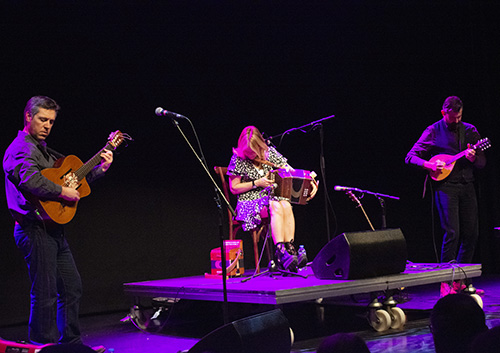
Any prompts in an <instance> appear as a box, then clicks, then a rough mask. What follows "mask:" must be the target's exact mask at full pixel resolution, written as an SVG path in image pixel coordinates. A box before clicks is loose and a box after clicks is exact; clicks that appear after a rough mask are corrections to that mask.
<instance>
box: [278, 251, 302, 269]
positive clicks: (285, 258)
mask: <svg viewBox="0 0 500 353" xmlns="http://www.w3.org/2000/svg"><path fill="white" fill-rule="evenodd" d="M274 259H275V262H276V264H277V265H278V268H280V269H282V270H285V271H290V272H297V271H298V270H297V265H298V262H297V256H294V255H290V254H289V253H288V251H287V250H286V248H285V247H284V246H278V248H277V249H276V253H275V254H274Z"/></svg>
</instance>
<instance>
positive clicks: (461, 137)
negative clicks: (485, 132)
mask: <svg viewBox="0 0 500 353" xmlns="http://www.w3.org/2000/svg"><path fill="white" fill-rule="evenodd" d="M464 145H465V126H464V123H462V122H460V125H458V151H459V152H462V150H463V149H464V148H463V146H464ZM466 147H467V146H466Z"/></svg>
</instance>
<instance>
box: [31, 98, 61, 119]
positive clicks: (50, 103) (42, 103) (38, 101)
mask: <svg viewBox="0 0 500 353" xmlns="http://www.w3.org/2000/svg"><path fill="white" fill-rule="evenodd" d="M40 108H43V109H48V110H55V111H56V113H57V112H58V111H59V109H60V107H59V105H58V104H57V103H56V101H55V100H53V99H52V98H49V97H46V96H34V97H31V98H30V100H29V101H28V103H26V107H25V108H24V124H25V125H26V113H30V115H31V116H34V115H36V114H37V113H38V112H39V111H40Z"/></svg>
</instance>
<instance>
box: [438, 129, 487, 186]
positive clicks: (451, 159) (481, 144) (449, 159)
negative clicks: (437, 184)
mask: <svg viewBox="0 0 500 353" xmlns="http://www.w3.org/2000/svg"><path fill="white" fill-rule="evenodd" d="M489 147H491V143H490V140H489V139H488V138H487V137H486V138H484V139H481V140H479V141H478V142H477V143H476V144H475V145H474V146H471V147H470V148H472V149H474V150H480V151H484V150H485V149H487V148H489ZM466 154H467V150H463V151H462V152H460V153H457V154H456V155H454V156H452V155H449V154H437V155H435V156H433V157H432V158H431V159H430V160H429V162H436V161H438V160H440V161H442V162H444V163H445V166H444V167H443V169H441V170H436V171H432V170H431V171H430V172H429V175H430V176H431V178H432V179H433V180H436V181H440V180H444V179H446V178H447V177H448V175H450V173H451V171H452V170H453V167H455V162H456V161H458V160H459V159H460V158H462V157H465V155H466Z"/></svg>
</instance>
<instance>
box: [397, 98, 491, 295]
mask: <svg viewBox="0 0 500 353" xmlns="http://www.w3.org/2000/svg"><path fill="white" fill-rule="evenodd" d="M462 111H463V104H462V101H461V100H460V98H458V97H455V96H451V97H448V98H446V100H445V101H444V103H443V108H442V110H441V114H442V116H443V119H441V120H439V121H437V122H436V123H434V124H432V125H430V126H429V127H427V129H425V131H424V132H423V134H422V136H420V138H419V140H418V141H417V142H416V143H415V145H414V146H413V147H412V148H411V150H410V151H409V152H408V154H407V156H406V159H405V161H406V163H407V164H411V165H414V166H418V167H421V168H424V169H427V170H428V171H429V173H430V175H431V177H432V179H433V180H435V182H434V184H433V188H434V190H435V202H436V207H437V210H438V212H439V217H440V219H441V227H442V229H443V231H444V237H443V244H442V248H441V262H443V263H445V262H453V261H457V262H458V263H471V262H472V257H473V255H474V248H475V245H476V242H477V239H478V236H479V225H478V211H477V199H476V191H475V188H474V175H473V170H474V168H483V167H484V166H485V164H486V158H485V156H484V153H483V152H482V148H481V143H478V141H480V138H481V137H480V135H479V133H478V131H477V129H476V128H475V127H474V125H472V124H468V123H465V122H463V121H462ZM474 144H475V145H474ZM461 157H464V158H461ZM453 160H454V162H452V161H453ZM462 287H463V284H462V283H454V284H450V283H442V285H441V295H446V294H449V293H450V292H451V293H454V292H457V291H459V290H461V289H463V288H462Z"/></svg>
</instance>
